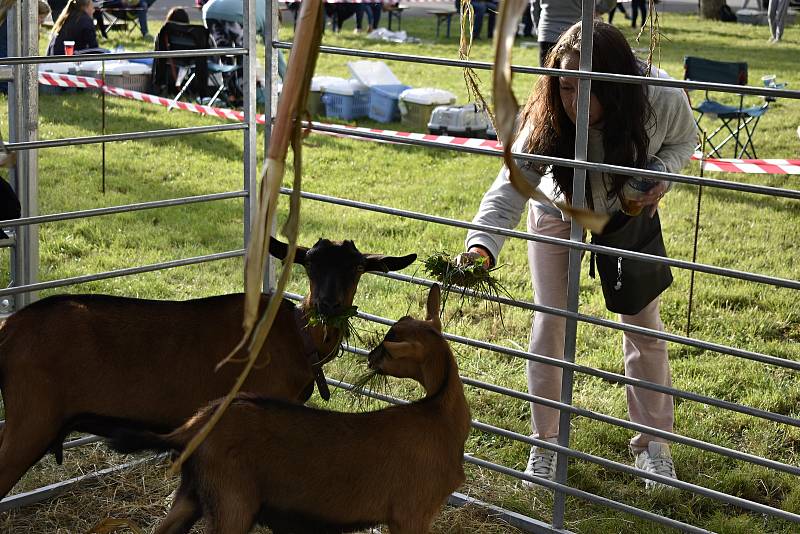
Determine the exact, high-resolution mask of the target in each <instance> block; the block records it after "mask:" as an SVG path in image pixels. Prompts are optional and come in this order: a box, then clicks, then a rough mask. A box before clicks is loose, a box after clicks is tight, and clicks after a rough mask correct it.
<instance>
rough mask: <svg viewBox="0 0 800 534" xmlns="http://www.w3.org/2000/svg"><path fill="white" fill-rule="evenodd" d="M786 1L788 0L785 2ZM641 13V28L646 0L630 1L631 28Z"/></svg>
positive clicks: (645, 14) (645, 18) (634, 25)
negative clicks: (637, 15)
mask: <svg viewBox="0 0 800 534" xmlns="http://www.w3.org/2000/svg"><path fill="white" fill-rule="evenodd" d="M785 1H788V0H785ZM638 12H641V13H642V24H641V25H642V26H644V23H645V22H646V21H647V0H631V27H632V28H635V27H636V14H637V13H638Z"/></svg>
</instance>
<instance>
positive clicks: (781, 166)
mask: <svg viewBox="0 0 800 534" xmlns="http://www.w3.org/2000/svg"><path fill="white" fill-rule="evenodd" d="M692 159H695V160H700V159H701V157H700V155H699V154H695V155H694V156H692ZM703 168H704V169H705V170H707V171H719V172H743V173H747V174H800V160H798V159H706V160H705V162H704V163H703Z"/></svg>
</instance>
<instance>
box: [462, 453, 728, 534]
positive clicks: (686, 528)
mask: <svg viewBox="0 0 800 534" xmlns="http://www.w3.org/2000/svg"><path fill="white" fill-rule="evenodd" d="M464 461H465V462H468V463H471V464H473V465H477V466H478V467H483V468H486V469H490V470H492V471H495V472H497V473H501V474H503V475H507V476H511V477H513V478H516V479H518V480H525V481H527V482H533V483H534V484H538V485H540V486H544V487H546V488H548V489H553V490H556V489H557V490H559V491H563V492H564V493H566V494H568V495H571V496H573V497H577V498H578V499H583V500H584V501H589V502H592V503H595V504H599V505H601V506H605V507H606V508H611V509H614V510H619V511H620V512H625V513H628V514H631V515H634V516H636V517H641V518H643V519H648V520H650V521H652V522H654V523H659V524H662V525H666V526H669V527H672V528H675V529H678V530H679V531H680V532H681V533H684V532H685V533H692V534H713V533H712V532H711V531H710V530H705V529H702V528H700V527H696V526H694V525H690V524H688V523H683V522H682V521H678V520H676V519H671V518H669V517H666V516H663V515H658V514H655V513H653V512H648V511H647V510H642V509H641V508H636V507H635V506H631V505H630V504H625V503H622V502H619V501H614V500H612V499H609V498H607V497H601V496H600V495H596V494H594V493H589V492H587V491H583V490H579V489H577V488H573V487H572V486H564V485H562V484H557V483H555V482H552V481H550V480H548V479H545V478H542V477H531V476H528V475H526V474H525V473H521V472H519V471H517V470H515V469H511V468H510V467H506V466H504V465H500V464H496V463H494V462H489V461H487V460H483V459H481V458H476V457H474V456H465V458H464Z"/></svg>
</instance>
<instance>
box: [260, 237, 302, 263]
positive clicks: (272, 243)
mask: <svg viewBox="0 0 800 534" xmlns="http://www.w3.org/2000/svg"><path fill="white" fill-rule="evenodd" d="M307 251H308V249H307V248H306V247H301V246H300V245H298V246H297V251H296V252H295V253H294V262H295V263H297V264H299V265H305V264H306V252H307ZM288 252H289V245H287V244H286V243H284V242H283V241H281V240H279V239H277V238H275V237H272V236H270V238H269V253H270V254H271V255H273V256H275V257H276V258H278V259H279V260H283V259H285V258H286V254H287V253H288Z"/></svg>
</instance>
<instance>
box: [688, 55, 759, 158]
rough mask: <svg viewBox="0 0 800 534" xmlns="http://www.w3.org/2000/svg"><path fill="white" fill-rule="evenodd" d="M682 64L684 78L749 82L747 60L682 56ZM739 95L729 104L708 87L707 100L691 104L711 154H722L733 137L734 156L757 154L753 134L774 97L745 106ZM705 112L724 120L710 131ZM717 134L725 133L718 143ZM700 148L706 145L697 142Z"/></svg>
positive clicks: (732, 83)
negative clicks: (736, 101)
mask: <svg viewBox="0 0 800 534" xmlns="http://www.w3.org/2000/svg"><path fill="white" fill-rule="evenodd" d="M683 67H684V79H685V80H691V81H696V82H712V83H725V84H730V85H747V63H743V62H728V61H714V60H711V59H704V58H700V57H692V56H686V57H685V58H684V59H683ZM738 96H739V105H738V106H736V105H728V104H723V103H722V102H718V101H716V100H712V99H711V98H710V97H709V91H708V90H707V91H706V92H705V100H703V102H701V103H700V105H698V106H692V109H694V110H695V111H696V112H697V113H698V116H697V117H696V119H695V120H696V121H697V126H698V128H700V131H701V132H704V133H705V134H706V135H705V138H706V140H707V141H708V143H709V146H710V149H709V150H708V152H707V154H706V155H707V156H708V157H716V158H721V157H723V156H722V153H721V152H720V150H721V149H722V148H723V147H724V146H725V145H726V144H728V143H729V142H730V141H733V142H734V145H735V148H734V151H733V157H735V158H743V157H745V158H751V159H756V158H757V156H756V147H755V145H754V144H753V134H754V133H755V131H756V127H757V126H758V122H759V120H761V117H762V116H764V114H765V113H766V112H767V110H768V109H769V104H770V102H771V101H773V100H774V98H765V99H763V101H762V103H761V104H759V105H755V106H749V107H745V105H744V96H745V95H743V94H739V95H738ZM704 116H706V117H709V118H716V119H718V120H719V121H720V122H721V124H720V125H719V126H718V127H717V128H716V129H714V130H713V131H711V132H710V133H707V132H705V130H704V129H703V127H702V126H701V125H700V119H702V118H703V117H704ZM726 134H727V135H726ZM717 135H724V136H725V137H724V138H723V139H722V141H720V142H719V143H715V141H713V140H712V139H713V138H714V137H715V136H717ZM698 148H699V149H701V150H705V147H699V146H698Z"/></svg>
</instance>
